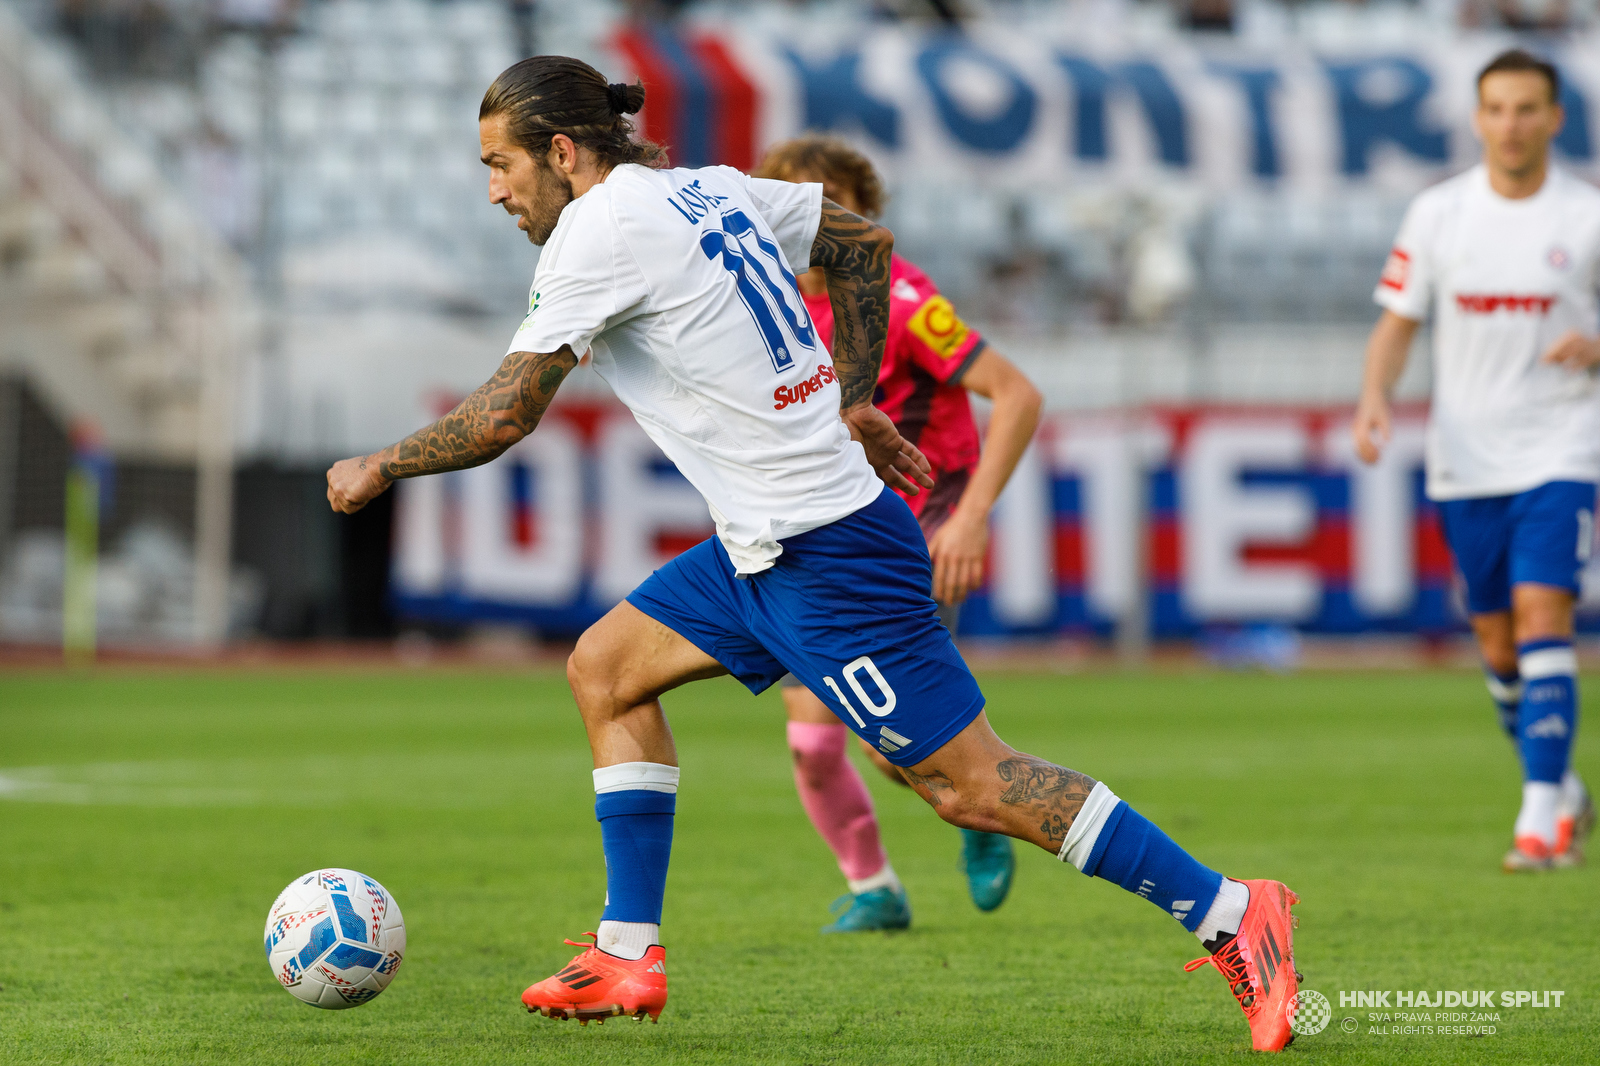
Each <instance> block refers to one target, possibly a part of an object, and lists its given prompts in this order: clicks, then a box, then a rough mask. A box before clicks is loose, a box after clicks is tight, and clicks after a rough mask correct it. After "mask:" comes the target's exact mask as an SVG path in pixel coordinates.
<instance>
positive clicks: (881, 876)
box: [844, 862, 900, 896]
mask: <svg viewBox="0 0 1600 1066" xmlns="http://www.w3.org/2000/svg"><path fill="white" fill-rule="evenodd" d="M844 881H845V884H846V885H848V886H849V888H850V891H851V893H852V894H854V895H857V896H859V895H861V893H863V892H871V891H872V890H873V889H877V888H899V887H900V878H899V877H897V876H896V875H895V872H894V867H893V866H891V865H890V864H889V863H887V862H885V863H884V864H883V869H881V870H879V871H878V872H877V873H875V874H873V875H872V876H871V877H863V878H861V879H859V880H851V879H850V878H848V877H847V878H845V879H844Z"/></svg>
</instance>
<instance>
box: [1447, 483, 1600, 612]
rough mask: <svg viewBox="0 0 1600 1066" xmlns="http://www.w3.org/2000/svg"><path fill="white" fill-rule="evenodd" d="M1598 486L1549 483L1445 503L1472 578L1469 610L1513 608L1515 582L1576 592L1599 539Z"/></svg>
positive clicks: (1460, 561)
mask: <svg viewBox="0 0 1600 1066" xmlns="http://www.w3.org/2000/svg"><path fill="white" fill-rule="evenodd" d="M1594 495H1595V486H1594V485H1593V484H1592V483H1590V482H1587V481H1550V482H1546V483H1545V484H1543V485H1540V486H1538V487H1537V488H1532V489H1529V490H1527V491H1526V492H1519V493H1516V494H1515V495H1512V496H1483V497H1479V498H1477V499H1471V500H1444V501H1441V502H1440V503H1439V504H1438V507H1439V517H1440V520H1441V522H1442V524H1443V525H1444V535H1445V540H1446V541H1448V542H1449V544H1450V552H1451V554H1452V555H1454V556H1455V559H1456V566H1457V567H1459V568H1460V570H1461V576H1462V577H1464V578H1465V579H1466V581H1467V609H1468V610H1470V611H1471V612H1472V613H1473V614H1491V613H1496V612H1499V611H1509V610H1510V609H1511V587H1512V586H1513V585H1521V584H1533V585H1553V586H1555V587H1556V588H1563V589H1566V590H1567V591H1568V592H1571V593H1573V594H1574V595H1576V594H1577V592H1578V589H1579V575H1580V574H1581V573H1582V571H1583V567H1584V564H1585V563H1587V562H1588V561H1589V550H1590V547H1591V545H1592V544H1593V540H1594Z"/></svg>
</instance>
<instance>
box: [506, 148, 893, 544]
mask: <svg viewBox="0 0 1600 1066" xmlns="http://www.w3.org/2000/svg"><path fill="white" fill-rule="evenodd" d="M821 219H822V186H820V185H814V184H812V185H799V184H794V183H791V182H785V181H768V180H764V179H760V178H751V177H748V176H746V175H745V174H742V173H740V172H739V171H737V170H734V169H733V168H732V167H707V168H705V169H702V170H682V169H680V170H651V169H650V168H648V167H642V166H636V165H632V164H629V165H625V166H619V167H617V168H616V169H614V170H613V171H611V173H610V174H609V175H608V176H607V177H606V180H605V181H604V182H603V183H602V184H600V185H597V186H595V187H594V188H592V189H590V190H589V191H588V192H587V193H585V194H584V195H582V196H580V197H578V198H577V199H576V200H574V201H573V202H572V203H570V204H568V205H567V206H566V208H565V210H563V211H562V212H561V219H560V221H559V222H558V223H557V224H556V228H555V231H554V232H553V233H552V234H551V235H550V239H549V241H548V242H547V243H546V244H545V247H544V253H543V255H541V256H540V257H539V266H538V269H537V270H536V271H535V272H534V276H533V290H532V294H531V296H530V298H529V311H528V317H527V318H526V319H525V320H524V321H523V323H522V326H521V328H519V329H518V330H517V334H516V336H515V337H513V338H512V339H511V347H510V349H509V351H512V352H518V351H522V352H553V351H555V350H557V349H558V348H560V347H561V346H562V345H563V344H565V345H570V346H571V348H572V350H573V352H575V353H577V354H578V355H579V356H582V355H583V353H584V352H588V351H592V353H593V366H594V369H595V372H596V373H598V374H599V375H600V376H601V377H603V378H604V379H605V380H606V381H607V382H608V383H609V384H610V385H611V388H612V390H613V391H615V392H616V394H617V397H618V398H619V399H620V400H621V401H622V402H623V403H625V404H627V405H628V408H629V409H630V410H631V411H632V412H633V416H634V418H636V419H638V421H639V425H640V426H642V427H644V431H645V432H646V433H647V434H649V436H650V439H651V440H653V441H655V442H656V444H657V445H658V446H659V447H660V448H661V450H662V451H663V452H665V453H666V454H667V457H668V458H669V459H671V460H672V461H673V462H674V463H675V464H677V467H678V469H679V470H681V471H682V472H683V474H684V476H685V477H687V478H688V479H689V481H690V482H691V483H692V484H693V485H694V487H695V488H697V489H699V490H700V494H701V495H702V496H704V497H705V498H706V502H707V503H708V504H709V505H710V510H711V518H712V520H713V521H714V522H715V523H716V527H717V536H718V537H719V538H721V540H722V544H723V546H724V547H725V548H727V550H728V555H729V556H730V557H731V558H732V559H733V563H734V567H735V569H736V570H737V572H738V573H740V574H753V573H757V572H759V571H762V570H765V569H767V568H768V567H770V566H771V565H772V563H773V560H775V559H777V558H778V556H779V555H780V554H782V552H783V549H782V547H781V546H780V545H779V543H778V542H779V541H780V540H782V539H783V538H785V537H791V536H794V535H795V534H797V533H804V532H806V531H807V530H810V529H815V528H817V527H818V526H824V525H827V524H828V523H830V522H836V521H838V520H839V519H841V518H844V517H845V516H846V515H849V514H851V513H852V512H855V511H858V510H860V509H861V508H862V507H865V506H866V505H867V504H869V503H871V502H872V501H873V500H875V499H877V497H878V494H879V493H880V492H881V491H882V490H883V483H882V482H881V481H880V480H879V479H878V476H877V475H876V474H875V473H874V472H873V470H872V467H871V465H870V464H869V463H868V462H867V458H866V453H865V452H864V451H863V450H862V448H861V445H859V444H857V443H856V442H855V441H853V440H852V439H851V438H850V431H849V430H848V429H847V428H846V427H845V424H844V422H843V421H842V420H841V419H840V418H839V385H838V381H837V379H836V378H835V376H834V373H833V367H832V360H831V359H830V358H829V355H828V350H827V348H826V347H824V346H823V344H822V341H821V340H820V339H819V338H818V336H817V332H816V329H815V328H814V327H813V326H812V323H811V318H810V316H809V315H808V314H807V313H806V306H805V301H804V300H802V299H801V297H800V289H799V286H798V284H797V283H796V281H795V271H797V270H800V271H803V270H806V269H807V268H808V267H809V266H810V263H811V244H812V242H813V241H814V240H815V239H816V235H817V227H818V225H819V224H820V223H821ZM775 393H778V394H781V396H782V397H783V399H779V400H776V401H775V398H774V394H775ZM785 400H787V401H788V402H785Z"/></svg>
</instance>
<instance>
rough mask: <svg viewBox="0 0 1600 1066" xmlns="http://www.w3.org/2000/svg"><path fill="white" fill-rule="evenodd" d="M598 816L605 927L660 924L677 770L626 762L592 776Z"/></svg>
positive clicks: (595, 809) (669, 848)
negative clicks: (603, 856)
mask: <svg viewBox="0 0 1600 1066" xmlns="http://www.w3.org/2000/svg"><path fill="white" fill-rule="evenodd" d="M594 776H595V791H596V793H597V794H596V796H595V800H594V814H595V817H596V818H597V819H599V821H600V840H601V843H602V845H603V846H604V848H605V853H606V909H605V912H604V913H603V914H602V915H601V920H602V921H606V922H648V923H652V924H656V925H659V924H660V923H661V902H662V900H663V898H665V896H666V892H667V862H668V860H669V859H671V857H672V818H673V813H674V812H675V811H676V810H677V803H678V796H677V791H678V768H677V767H675V766H665V765H662V764H658V763H622V764H621V765H618V766H607V767H603V768H602V769H599V770H596V771H595V772H594Z"/></svg>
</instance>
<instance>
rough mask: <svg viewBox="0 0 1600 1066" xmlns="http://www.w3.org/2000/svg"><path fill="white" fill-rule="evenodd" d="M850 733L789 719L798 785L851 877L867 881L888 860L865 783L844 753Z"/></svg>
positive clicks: (819, 829) (824, 836) (836, 726)
mask: <svg viewBox="0 0 1600 1066" xmlns="http://www.w3.org/2000/svg"><path fill="white" fill-rule="evenodd" d="M849 735H850V731H849V730H848V729H846V728H845V727H844V726H843V725H841V724H837V723H835V724H833V725H825V724H823V723H820V722H790V723H789V750H790V751H791V752H793V753H794V784H795V788H796V789H798V790H799V792H800V802H801V803H802V804H803V805H804V806H805V809H806V814H808V815H810V816H811V824H812V825H814V826H816V827H817V832H818V833H821V834H822V839H824V840H826V841H827V842H828V847H830V848H832V849H833V854H834V857H835V858H836V859H838V860H839V870H840V871H841V872H842V873H843V874H844V876H845V878H846V880H849V881H851V882H859V881H865V880H867V879H868V878H872V877H874V876H875V875H876V874H878V873H880V872H881V871H883V870H884V869H885V868H886V866H887V865H888V862H889V857H888V856H887V855H885V854H884V851H883V845H882V844H881V843H879V841H878V818H877V816H876V815H875V814H873V813H872V797H871V796H870V795H868V794H867V785H866V782H864V781H862V780H861V774H860V773H859V772H857V770H856V768H855V766H854V765H853V764H852V763H851V762H850V759H849V758H848V757H847V756H846V755H845V742H846V740H848V739H849Z"/></svg>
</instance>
